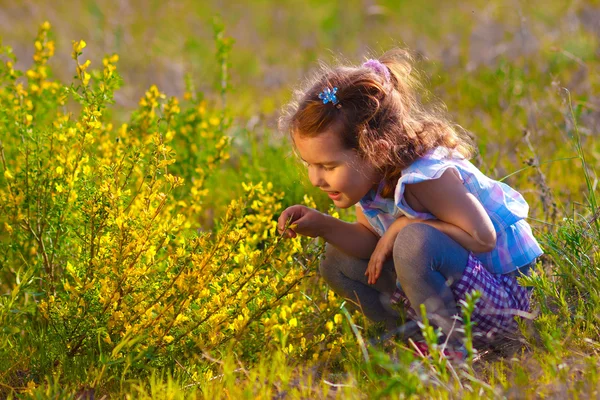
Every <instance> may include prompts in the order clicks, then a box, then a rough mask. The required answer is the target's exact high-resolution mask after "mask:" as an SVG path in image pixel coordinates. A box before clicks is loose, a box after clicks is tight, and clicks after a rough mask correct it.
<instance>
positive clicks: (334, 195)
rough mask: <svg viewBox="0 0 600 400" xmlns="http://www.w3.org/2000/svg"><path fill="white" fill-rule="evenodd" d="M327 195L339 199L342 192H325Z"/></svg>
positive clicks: (332, 198)
mask: <svg viewBox="0 0 600 400" xmlns="http://www.w3.org/2000/svg"><path fill="white" fill-rule="evenodd" d="M327 196H329V198H330V199H331V200H339V199H340V198H341V197H342V194H341V193H340V192H327Z"/></svg>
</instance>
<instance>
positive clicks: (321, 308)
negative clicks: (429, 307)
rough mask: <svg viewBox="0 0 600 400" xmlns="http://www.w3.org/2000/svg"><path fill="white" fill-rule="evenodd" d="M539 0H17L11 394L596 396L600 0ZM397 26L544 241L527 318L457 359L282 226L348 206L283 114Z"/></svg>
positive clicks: (10, 49) (9, 194)
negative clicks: (358, 296) (326, 72)
mask: <svg viewBox="0 0 600 400" xmlns="http://www.w3.org/2000/svg"><path fill="white" fill-rule="evenodd" d="M537 3H539V2H524V1H517V0H507V1H497V0H494V1H480V0H474V1H470V2H469V3H468V4H460V5H458V4H457V5H455V4H453V2H436V1H433V0H424V1H421V2H409V1H404V0H400V1H396V2H393V1H381V2H378V3H376V2H374V1H370V0H368V1H355V0H348V1H345V2H341V1H338V0H335V1H331V2H317V1H309V2H301V1H295V0H290V1H286V2H276V1H271V0H263V1H257V2H254V3H253V4H252V5H251V6H250V5H247V6H242V5H240V4H238V3H237V2H216V1H215V2H193V1H190V0H180V1H173V2H156V1H151V2H148V1H139V0H130V1H125V0H122V1H114V0H111V1H106V2H102V3H100V2H98V3H96V2H93V1H89V0H85V1H82V2H75V3H73V2H69V3H67V2H53V4H51V3H50V2H46V3H44V2H33V1H15V2H8V1H2V6H1V7H0V398H57V399H58V398H60V399H63V398H73V399H80V398H81V399H92V398H97V399H101V398H173V399H176V398H177V399H178V398H233V399H238V398H278V399H283V398H361V399H362V398H387V397H399V398H423V397H425V398H427V397H433V398H481V397H484V398H571V397H574V398H594V397H598V396H599V389H600V363H599V362H598V353H599V352H600V279H598V272H600V266H599V256H600V247H599V245H598V243H600V220H599V219H598V216H599V215H600V208H599V207H598V201H599V199H598V198H597V197H596V193H597V185H598V177H597V171H598V165H599V160H600V144H598V142H597V141H596V139H597V136H598V132H599V127H600V95H599V93H600V75H599V74H598V71H599V70H600V3H599V2H597V1H566V2H563V1H548V2H544V3H543V4H541V3H540V4H537ZM392 47H403V48H408V49H410V50H411V51H413V52H414V54H416V55H417V60H418V65H417V67H418V69H419V70H421V71H422V72H423V76H424V77H425V80H424V85H425V87H426V88H427V89H428V92H426V93H424V94H423V96H424V99H425V101H431V102H443V104H445V107H446V108H447V111H448V113H449V115H450V116H451V117H452V118H453V120H454V121H455V122H456V123H457V124H459V125H461V126H462V127H463V128H465V129H467V130H468V131H470V132H472V133H473V134H474V135H475V136H476V138H477V146H478V155H477V156H476V157H475V158H474V159H473V160H472V161H473V163H474V164H475V165H477V166H478V167H479V168H480V169H481V170H482V171H483V172H484V173H486V174H488V175H489V176H491V177H493V178H495V179H498V180H502V181H504V182H506V183H508V184H509V185H511V186H512V187H514V188H516V189H517V190H519V191H520V192H521V193H523V195H524V197H525V198H526V200H527V201H528V203H529V205H530V212H529V216H530V218H529V222H530V224H531V225H532V227H533V229H534V232H535V234H536V237H537V238H538V240H539V242H540V244H541V245H542V247H543V248H544V251H545V255H544V256H543V257H542V258H541V260H540V262H539V263H538V266H537V268H536V271H535V273H534V274H533V275H532V276H531V277H530V278H526V279H524V282H523V283H526V284H528V285H530V286H532V287H533V316H534V318H533V319H531V320H527V321H524V322H523V323H522V324H521V331H520V333H519V334H518V335H515V337H511V338H508V339H506V340H505V341H504V342H503V343H501V344H498V345H496V346H495V347H492V348H489V349H479V352H478V353H477V354H474V357H470V358H469V359H468V360H467V361H466V362H465V363H463V364H460V365H450V364H448V362H447V361H446V359H444V358H442V357H440V354H439V349H438V350H434V351H433V354H432V355H430V356H427V357H419V356H416V355H415V354H414V352H413V351H411V349H410V346H409V345H407V344H406V343H403V342H401V341H393V340H386V341H384V342H383V343H381V342H378V341H377V340H376V339H377V338H378V337H379V336H380V335H381V334H382V332H383V327H382V326H378V325H377V324H372V323H370V322H369V321H368V320H365V319H364V318H363V317H362V316H361V315H360V314H359V313H358V312H354V311H353V310H351V309H350V308H349V307H348V304H347V303H346V302H344V300H343V299H341V298H338V297H337V296H336V295H335V294H334V293H333V292H331V291H330V290H329V289H328V288H327V286H326V285H325V284H324V282H323V281H322V280H321V279H320V278H319V276H318V268H317V266H318V263H319V257H320V255H321V252H322V250H323V243H322V242H320V241H318V240H312V239H310V238H296V239H293V240H282V239H281V237H280V236H279V234H278V232H277V230H276V227H275V224H276V220H277V217H278V216H279V214H280V213H281V211H282V210H283V209H284V208H285V207H287V206H289V205H292V204H300V203H301V204H306V205H309V206H312V207H316V208H318V209H319V210H321V211H324V212H329V213H331V214H333V215H335V216H337V217H338V218H342V219H345V220H349V221H352V220H353V219H354V214H353V212H352V211H351V210H340V209H335V208H334V207H333V206H332V205H331V202H330V200H329V199H328V198H327V197H326V196H325V195H324V194H323V193H322V192H321V191H320V190H318V189H316V188H314V187H312V186H311V185H310V183H309V182H308V179H307V176H306V171H305V169H304V167H303V166H302V164H301V163H300V162H299V161H298V159H297V158H296V157H295V155H294V154H293V152H292V148H291V146H290V142H289V139H288V137H287V133H286V132H279V131H278V129H277V119H278V116H279V112H280V110H281V108H282V107H283V106H284V105H285V104H286V102H287V101H288V100H289V99H290V97H291V93H292V90H293V89H294V87H296V86H297V85H298V84H299V82H300V81H301V80H302V79H303V77H305V76H307V74H310V73H311V72H312V71H314V70H315V69H316V68H317V66H318V63H319V62H325V63H328V64H335V63H338V62H341V63H350V64H359V63H361V62H363V61H364V60H365V59H366V58H368V57H377V56H378V55H381V54H382V53H383V52H384V51H385V50H387V49H390V48H392ZM88 60H89V61H88ZM464 306H465V308H466V309H468V307H469V306H472V304H465V305H464ZM423 331H424V335H425V336H426V337H427V338H428V340H430V342H433V341H434V340H435V337H436V332H435V331H433V329H432V328H431V327H428V325H427V324H425V326H424V327H423Z"/></svg>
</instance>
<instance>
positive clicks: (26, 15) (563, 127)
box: [0, 0, 600, 214]
mask: <svg viewBox="0 0 600 400" xmlns="http://www.w3.org/2000/svg"><path fill="white" fill-rule="evenodd" d="M0 4H1V6H0V37H1V38H2V41H3V44H5V45H10V46H11V47H13V49H14V51H15V53H16V55H17V56H18V58H19V64H18V67H21V68H24V67H27V66H28V65H30V63H31V56H32V54H33V46H32V42H33V40H34V37H35V34H36V32H37V27H38V26H39V24H40V23H41V22H43V21H44V20H48V21H49V22H50V23H51V24H52V27H53V34H54V36H55V39H56V42H57V43H56V56H55V57H54V58H53V59H52V60H51V61H50V66H51V67H52V69H53V73H54V75H55V77H56V78H57V79H60V80H62V81H66V82H69V81H70V80H71V79H72V76H73V75H74V71H75V64H74V62H73V60H72V59H71V57H70V54H71V41H72V40H79V39H83V40H85V41H86V42H87V44H88V46H87V48H86V49H85V51H84V55H83V57H84V58H89V59H90V60H92V68H93V67H99V66H100V60H101V58H102V56H103V55H105V54H112V53H118V54H119V55H120V61H119V71H120V73H121V74H122V76H123V78H124V82H125V84H124V86H123V88H122V89H121V90H120V91H119V92H117V94H116V104H115V106H114V111H115V115H116V116H117V117H118V118H121V119H122V120H125V119H126V118H127V116H128V112H129V111H130V110H133V109H135V108H136V106H137V102H138V100H139V99H140V97H141V96H142V95H143V93H144V91H145V90H147V88H148V87H149V86H150V85H151V84H156V85H157V86H158V87H159V89H160V90H161V91H164V92H165V93H167V94H168V95H173V96H178V97H181V96H182V95H183V93H184V91H185V77H186V74H189V76H190V78H191V79H192V80H193V81H194V83H195V85H196V88H197V89H198V90H200V91H202V92H204V94H205V95H206V97H207V98H208V99H213V100H214V101H215V102H218V101H219V81H218V76H219V75H218V74H219V71H218V69H219V64H218V62H216V59H215V52H216V50H215V42H214V38H213V28H212V24H213V22H212V21H213V18H214V17H215V16H219V17H220V19H221V21H222V23H223V24H224V26H225V33H226V35H227V36H230V37H232V38H233V40H234V44H233V50H232V52H231V58H230V70H229V73H230V85H231V88H230V91H229V93H228V95H227V96H228V107H229V108H230V109H231V112H232V115H233V116H234V119H235V123H234V132H233V135H234V136H235V127H237V128H239V129H242V130H245V131H249V132H251V133H253V134H254V133H255V134H256V135H260V134H261V132H265V131H268V132H271V134H272V135H274V136H277V134H278V133H277V132H275V129H276V119H277V115H278V110H279V109H280V107H281V106H282V105H283V104H284V103H285V102H286V101H287V100H288V99H289V98H290V94H291V89H292V88H293V86H295V85H297V84H298V83H299V81H300V80H301V79H302V77H304V76H305V75H306V74H307V73H308V72H310V71H311V69H313V68H315V67H316V66H317V65H318V64H317V63H318V61H324V62H327V63H333V62H335V61H336V60H337V59H342V60H346V61H347V62H350V63H354V64H357V63H360V62H362V61H364V59H365V58H366V57H368V56H378V55H380V54H382V53H383V52H384V51H385V50H387V49H389V48H390V47H393V46H401V47H407V48H409V49H411V50H413V51H415V52H416V53H417V54H419V55H420V56H421V57H420V58H421V60H422V62H421V63H420V65H419V67H420V68H422V69H423V70H424V71H425V72H426V76H428V81H427V82H426V86H427V87H428V88H429V89H430V90H431V91H432V92H433V94H434V95H435V96H436V97H437V98H439V99H441V100H442V101H443V102H445V104H446V105H447V108H448V111H449V112H450V114H451V115H452V116H453V117H454V118H455V120H456V122H457V123H458V124H460V125H462V126H463V127H465V128H466V129H468V130H470V131H471V132H473V133H474V134H475V135H476V136H477V137H478V143H479V150H480V157H479V158H478V160H476V161H477V164H478V165H479V166H480V167H481V168H482V169H483V170H484V172H487V173H489V174H490V175H492V176H494V177H495V178H498V179H500V178H503V177H505V176H507V175H509V174H511V173H513V172H515V171H517V170H520V169H521V168H523V167H527V166H528V165H529V166H533V168H529V169H528V170H527V171H525V172H523V173H519V179H527V180H529V181H532V182H533V183H534V185H533V186H530V187H529V188H526V187H523V185H521V187H520V188H521V190H522V191H523V192H525V193H526V196H528V200H529V201H530V202H533V203H537V204H536V205H543V207H544V212H545V213H546V214H547V213H549V212H550V211H551V210H550V208H551V207H552V203H553V202H554V200H553V199H552V198H550V197H548V196H549V194H548V193H550V191H552V192H554V193H559V194H560V195H561V197H562V198H563V199H564V200H565V202H566V203H565V204H566V205H565V207H571V208H572V207H573V204H575V203H577V201H580V200H581V199H580V197H581V196H580V190H581V182H577V181H573V179H571V180H568V179H566V178H565V176H566V175H565V173H566V171H572V170H573V169H575V170H577V169H578V168H580V164H578V163H577V162H575V161H569V160H567V161H559V162H554V161H552V160H555V159H561V158H568V157H572V156H574V155H575V154H576V153H575V150H574V148H573V146H572V145H571V144H569V143H571V138H572V137H573V132H574V129H575V128H577V129H578V131H579V132H580V133H581V135H582V137H583V140H584V143H587V144H588V145H587V146H586V150H587V151H589V152H590V154H589V157H591V158H590V160H591V161H594V160H597V159H598V158H599V157H598V152H597V148H598V146H597V145H596V144H595V142H594V141H593V140H592V139H593V138H594V137H595V136H596V135H597V132H598V127H599V125H600V96H599V94H598V93H599V92H600V91H599V89H600V78H599V77H598V67H599V61H598V60H599V56H600V2H598V1H580V0H574V1H562V0H561V1H543V2H542V1H519V0H502V1H495V0H493V1H483V0H472V1H468V2H453V1H433V0H421V1H406V0H397V1H383V0H382V1H374V0H344V1H341V0H332V1H322V0H320V1H316V0H308V1H306V0H305V1H298V0H289V1H274V0H256V1H253V2H251V3H248V4H242V3H241V2H234V1H192V0H180V1H154V0H152V1H141V0H119V1H116V0H106V1H102V2H99V1H90V0H83V1H78V2H72V1H46V2H43V1H6V0H3V1H1V2H0ZM569 96H570V97H571V103H569ZM573 116H575V117H576V118H573ZM575 121H577V125H575ZM588 137H591V139H590V140H588V139H586V138H588ZM586 140H587V142H586ZM238 144H239V142H238ZM233 158H234V159H235V157H233ZM550 161H552V162H550ZM544 163H546V164H544ZM538 166H541V167H539V168H538ZM574 176H579V177H581V174H580V173H578V172H574ZM513 179H516V178H510V179H509V182H512V183H516V182H515V181H514V180H513ZM544 185H545V187H544ZM528 192H529V194H527V193H528ZM544 193H546V194H544ZM572 195H576V197H577V199H575V198H572ZM538 208H539V207H538ZM534 214H535V213H534Z"/></svg>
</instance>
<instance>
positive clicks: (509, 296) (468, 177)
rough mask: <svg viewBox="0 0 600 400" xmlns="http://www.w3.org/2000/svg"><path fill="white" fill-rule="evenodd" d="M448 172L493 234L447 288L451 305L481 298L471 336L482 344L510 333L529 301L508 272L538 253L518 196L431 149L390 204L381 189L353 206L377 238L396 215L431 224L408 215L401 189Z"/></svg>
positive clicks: (397, 297)
mask: <svg viewBox="0 0 600 400" xmlns="http://www.w3.org/2000/svg"><path fill="white" fill-rule="evenodd" d="M448 169H452V170H454V171H455V172H456V173H457V175H458V176H459V177H460V179H461V181H462V182H463V184H464V185H465V188H466V189H467V190H468V191H469V193H471V194H473V195H474V196H475V197H476V198H477V199H478V200H479V201H480V202H481V204H482V205H483V207H484V209H485V210H486V211H487V213H488V215H489V216H490V219H491V220H492V223H493V225H494V228H495V230H496V247H495V248H494V250H492V251H490V252H487V253H470V254H469V259H468V264H467V266H466V268H465V271H464V273H463V276H462V277H461V279H460V280H458V281H457V282H454V283H452V285H451V286H450V288H451V290H452V292H453V293H454V296H455V299H456V301H457V303H458V302H459V301H460V300H464V299H465V297H466V294H468V293H471V292H472V291H474V290H477V291H479V292H480V293H481V295H482V296H481V298H480V299H479V301H478V302H477V305H476V308H475V311H474V313H473V315H472V320H473V322H475V327H474V335H476V336H478V337H479V338H480V339H484V338H490V337H492V336H494V335H495V334H497V333H499V332H507V331H513V330H514V329H516V322H515V319H514V316H515V315H525V314H527V312H528V311H529V307H530V306H529V299H530V296H529V291H528V290H527V289H526V288H525V287H523V286H521V285H519V283H518V282H517V280H516V278H515V277H514V274H511V272H513V271H515V270H517V269H521V268H523V267H525V266H528V265H530V264H532V263H534V262H535V260H536V258H537V257H539V256H540V255H541V254H542V253H543V251H542V249H541V248H540V246H539V244H538V242H537V241H536V239H535V238H534V236H533V233H532V231H531V227H530V226H529V224H528V223H527V221H526V220H525V218H526V217H527V214H528V212H529V206H528V205H527V202H526V201H525V199H523V196H521V194H520V193H518V192H517V191H515V190H513V189H512V188H511V187H510V186H508V185H506V184H504V183H502V182H498V181H496V180H493V179H491V178H489V177H487V176H486V175H484V174H483V173H482V172H481V171H479V169H477V167H475V166H474V165H473V164H472V163H470V162H469V161H468V160H466V159H464V157H462V156H461V155H460V154H458V153H456V152H452V151H450V150H448V149H446V148H444V147H437V148H436V149H433V150H431V151H430V152H428V153H427V154H426V155H425V156H423V157H421V158H420V159H418V160H416V161H415V162H414V163H412V164H411V165H410V166H409V167H407V168H406V169H405V170H403V171H402V175H401V177H400V179H399V180H398V183H397V185H396V190H395V193H394V198H393V199H389V198H383V197H381V195H380V194H379V192H380V190H381V188H382V185H381V186H380V188H379V190H378V191H377V192H375V191H374V190H372V191H370V192H369V193H368V194H367V195H366V196H365V197H363V198H362V199H361V200H360V202H359V203H358V204H357V206H358V207H360V208H361V209H362V211H363V213H364V215H365V216H366V218H367V220H368V221H369V223H370V224H371V226H373V228H374V229H375V230H376V231H377V232H378V233H379V234H380V235H383V234H384V233H385V231H386V230H387V229H388V228H389V226H390V225H391V224H392V223H393V222H394V221H395V220H396V219H397V218H398V217H400V216H402V215H405V216H406V217H408V218H418V219H424V220H426V219H435V218H436V217H435V216H434V215H432V214H430V213H422V212H417V211H415V210H413V209H412V208H411V207H410V206H409V205H408V204H407V202H406V201H405V199H404V189H405V186H406V185H410V184H414V183H418V182H423V181H425V180H430V179H437V178H439V177H441V176H442V174H443V173H444V172H445V171H446V170H448ZM397 286H398V288H397V290H396V292H395V293H394V295H393V296H392V301H395V302H399V301H401V302H403V303H404V304H405V306H406V308H407V312H408V315H409V317H412V318H416V317H417V315H416V314H415V313H414V311H413V310H412V308H411V307H410V303H409V301H408V299H407V298H406V296H405V295H404V292H403V291H402V288H401V287H400V286H399V285H397Z"/></svg>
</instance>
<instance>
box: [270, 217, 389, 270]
mask: <svg viewBox="0 0 600 400" xmlns="http://www.w3.org/2000/svg"><path fill="white" fill-rule="evenodd" d="M356 217H357V220H358V222H356V223H349V222H344V221H342V220H339V219H337V218H334V217H332V216H330V215H327V214H323V213H321V212H319V211H317V210H315V209H312V208H309V207H306V206H302V205H295V206H291V207H288V208H286V209H285V210H284V211H283V212H282V213H281V215H280V216H279V220H278V223H277V228H278V230H279V232H281V233H282V235H283V236H284V237H296V234H300V235H305V236H310V237H322V238H323V239H325V241H326V242H328V243H331V244H332V245H334V246H335V247H337V248H338V249H340V250H341V251H342V252H344V253H346V254H349V255H351V256H354V257H358V258H363V259H368V258H369V257H370V256H371V254H372V253H373V250H374V249H375V246H377V241H378V240H379V235H377V233H375V232H374V231H373V230H372V228H371V226H370V225H369V222H368V221H367V219H366V217H365V216H364V214H363V213H362V211H361V210H360V209H359V208H358V207H357V208H356ZM288 223H289V224H290V225H289V227H288V229H286V230H285V232H284V228H285V226H286V224H288Z"/></svg>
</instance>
